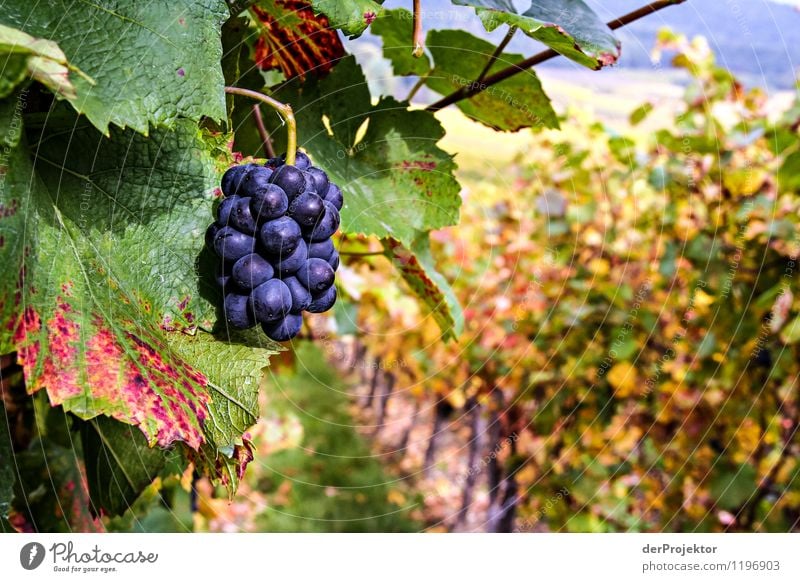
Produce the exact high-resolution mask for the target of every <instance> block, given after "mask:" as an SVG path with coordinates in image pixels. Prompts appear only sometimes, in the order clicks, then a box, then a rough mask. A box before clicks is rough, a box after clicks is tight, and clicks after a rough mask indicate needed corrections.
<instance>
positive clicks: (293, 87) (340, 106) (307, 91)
mask: <svg viewBox="0 0 800 582" xmlns="http://www.w3.org/2000/svg"><path fill="white" fill-rule="evenodd" d="M274 96H275V97H276V98H277V99H279V100H281V101H283V102H288V103H291V104H292V106H293V107H294V110H295V116H296V117H297V123H298V141H299V144H300V145H301V146H303V147H305V148H306V149H307V150H308V151H309V152H310V153H311V154H312V157H313V159H314V162H315V164H317V165H319V166H320V167H322V168H323V169H324V170H325V171H326V172H328V174H329V175H330V177H331V179H332V180H333V181H334V182H336V183H337V184H339V185H340V186H341V188H342V192H343V193H344V195H345V203H344V208H343V209H342V226H341V228H342V231H343V232H346V233H351V234H356V233H360V234H366V235H375V236H378V237H380V238H387V237H392V238H396V239H397V240H399V241H400V242H402V243H403V244H405V245H411V244H412V243H413V241H415V240H416V239H417V237H418V235H419V234H420V233H422V232H426V231H429V230H432V229H436V228H441V227H444V226H450V225H453V224H456V223H457V222H458V215H459V208H460V206H461V197H460V196H459V192H460V187H459V184H458V182H457V181H456V179H455V177H454V175H453V172H454V170H455V168H456V165H455V163H454V162H453V158H452V156H451V155H450V154H448V153H446V152H445V151H443V150H442V149H440V148H439V147H438V146H437V145H436V143H437V142H438V141H439V140H440V139H441V138H442V137H443V136H444V130H443V129H442V126H441V124H440V123H439V121H438V120H436V118H435V117H434V116H433V115H432V114H431V113H429V112H426V111H409V110H408V104H407V103H400V102H398V101H395V100H394V99H392V98H382V99H381V100H380V101H378V103H377V104H376V105H373V104H372V102H371V98H370V94H369V89H368V88H367V84H366V80H365V79H364V75H363V73H362V72H361V69H360V68H359V67H358V65H357V64H356V62H355V59H354V58H353V57H347V58H345V59H343V60H342V62H341V63H340V64H339V65H337V66H336V67H335V68H334V69H333V71H332V72H331V74H330V75H328V76H327V77H326V78H325V79H322V80H321V81H319V82H318V83H314V84H307V85H303V84H300V83H298V82H295V81H293V82H289V83H287V84H286V85H285V86H284V87H282V88H281V90H280V91H277V92H276V93H275V95H274ZM359 130H360V131H359ZM271 134H272V135H273V136H276V137H277V141H278V143H279V145H280V146H281V147H283V148H284V149H285V136H284V134H285V131H282V130H281V129H280V128H279V127H274V128H273V131H271ZM361 135H363V138H361V139H359V137H360V136H361Z"/></svg>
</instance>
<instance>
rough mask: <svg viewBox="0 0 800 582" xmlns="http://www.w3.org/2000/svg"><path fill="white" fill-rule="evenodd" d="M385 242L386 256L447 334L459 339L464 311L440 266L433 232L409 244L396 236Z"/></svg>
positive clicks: (447, 336) (446, 338)
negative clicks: (436, 261)
mask: <svg viewBox="0 0 800 582" xmlns="http://www.w3.org/2000/svg"><path fill="white" fill-rule="evenodd" d="M383 246H384V249H385V253H384V254H385V255H386V257H387V258H388V259H389V260H390V261H391V262H392V264H393V265H394V266H395V267H396V268H397V270H398V271H399V272H400V274H401V275H402V276H403V279H404V280H405V281H406V283H408V286H409V287H410V288H411V290H412V291H413V292H414V294H416V295H417V297H419V298H420V300H421V301H422V303H423V304H424V305H425V306H426V307H427V308H428V309H429V310H430V312H431V315H432V316H433V318H434V319H435V320H436V323H437V325H438V326H439V329H441V330H442V336H443V338H444V339H445V340H448V339H456V338H457V337H458V336H459V334H461V331H462V330H463V328H464V314H463V312H462V310H461V304H460V303H459V302H458V299H457V298H456V296H455V293H454V292H453V289H452V288H451V287H450V284H449V283H448V282H447V279H445V278H444V276H442V274H441V273H439V272H438V271H437V270H436V267H435V265H434V260H433V256H432V255H431V249H430V238H429V236H428V235H427V234H424V235H421V236H420V237H419V238H418V239H417V240H416V241H414V243H413V244H412V245H411V246H410V247H408V248H406V247H404V246H403V245H402V244H400V243H399V242H398V241H396V240H394V239H386V240H384V241H383Z"/></svg>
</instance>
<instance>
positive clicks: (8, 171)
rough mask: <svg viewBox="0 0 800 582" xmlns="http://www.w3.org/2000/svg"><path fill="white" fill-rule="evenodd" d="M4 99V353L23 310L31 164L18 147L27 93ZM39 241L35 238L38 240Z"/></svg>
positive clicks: (0, 348) (0, 340) (0, 224)
mask: <svg viewBox="0 0 800 582" xmlns="http://www.w3.org/2000/svg"><path fill="white" fill-rule="evenodd" d="M15 97H16V98H15V99H11V98H7V99H3V100H0V151H4V152H6V155H5V156H3V157H0V265H3V272H2V273H0V354H8V353H11V352H13V351H14V346H15V344H14V332H15V330H16V327H17V321H18V313H19V310H20V293H19V283H20V276H21V274H22V272H23V270H22V267H23V259H24V253H25V244H24V234H25V215H24V212H21V210H23V208H22V205H23V204H24V201H25V200H26V197H27V192H28V189H29V184H28V181H29V179H30V164H29V162H28V158H27V154H26V153H25V152H24V151H23V150H22V148H20V147H18V145H19V140H20V136H21V135H22V108H23V107H24V105H25V103H24V93H18V94H17V95H16V96H15ZM34 240H35V239H34Z"/></svg>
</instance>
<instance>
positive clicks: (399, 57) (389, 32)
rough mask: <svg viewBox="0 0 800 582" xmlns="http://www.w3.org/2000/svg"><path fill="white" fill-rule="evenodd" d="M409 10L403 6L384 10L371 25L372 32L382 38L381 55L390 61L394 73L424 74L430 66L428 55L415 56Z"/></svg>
mask: <svg viewBox="0 0 800 582" xmlns="http://www.w3.org/2000/svg"><path fill="white" fill-rule="evenodd" d="M413 28H414V23H413V21H412V15H411V12H409V11H408V10H406V9H404V8H397V9H395V10H386V11H385V12H384V13H383V14H381V15H380V16H379V17H378V18H377V19H376V20H375V22H374V23H373V25H372V29H371V30H372V32H373V33H374V34H377V35H378V36H380V37H381V39H382V40H383V56H384V57H386V58H387V59H389V61H390V62H391V63H392V71H393V72H394V74H395V75H401V76H405V75H424V74H425V73H427V72H428V71H429V70H430V68H431V62H430V59H429V58H428V55H425V54H423V55H422V56H421V57H415V56H414V55H413V54H412V50H413V48H414V47H413V42H412V37H413V34H412V33H413Z"/></svg>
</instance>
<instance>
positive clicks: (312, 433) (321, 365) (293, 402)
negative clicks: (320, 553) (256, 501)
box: [256, 342, 422, 532]
mask: <svg viewBox="0 0 800 582" xmlns="http://www.w3.org/2000/svg"><path fill="white" fill-rule="evenodd" d="M295 357H296V363H295V371H293V372H292V371H290V370H289V369H288V368H283V369H281V370H280V373H273V374H271V375H270V377H269V379H268V382H267V393H268V396H269V401H270V406H271V407H272V409H273V410H274V411H275V412H277V413H278V414H282V413H283V414H293V415H295V416H297V417H298V418H299V419H300V422H301V424H302V425H303V431H304V437H303V441H302V443H301V444H300V445H299V446H297V447H294V448H291V449H288V450H283V451H280V452H276V453H274V454H272V455H270V456H269V457H268V458H266V459H265V460H264V464H265V470H264V471H263V472H262V473H263V475H264V476H262V477H261V480H260V482H259V483H258V484H257V485H256V487H257V488H258V489H259V490H260V491H262V492H264V493H266V494H267V495H268V503H269V507H268V508H267V509H266V510H265V511H264V512H263V513H262V514H261V515H260V516H259V517H258V519H257V521H256V523H257V526H258V529H259V530H260V531H269V532H411V531H419V530H421V529H422V527H421V525H420V524H419V523H417V522H415V521H414V520H413V519H411V517H410V516H409V513H410V511H411V509H412V508H413V506H414V505H415V502H414V501H410V500H408V499H407V493H406V492H405V490H404V487H403V485H402V483H400V482H399V481H397V480H396V479H395V478H394V477H392V476H390V475H388V474H387V472H386V470H385V469H384V467H383V465H382V464H381V462H380V459H379V458H375V457H373V456H371V454H370V449H369V446H368V443H367V442H366V440H365V439H364V437H362V436H361V435H360V434H359V433H358V432H357V431H356V428H355V426H354V424H355V423H354V422H353V419H352V417H351V415H350V412H349V408H350V401H349V399H348V396H347V393H346V389H347V386H346V384H345V381H344V380H342V378H341V377H340V375H339V372H337V370H335V369H333V368H331V367H330V365H329V364H328V363H327V362H326V361H325V357H324V355H323V353H322V352H321V351H320V350H319V348H317V347H315V346H314V345H313V344H310V343H308V342H303V343H301V344H299V346H298V347H297V349H296V353H295Z"/></svg>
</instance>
